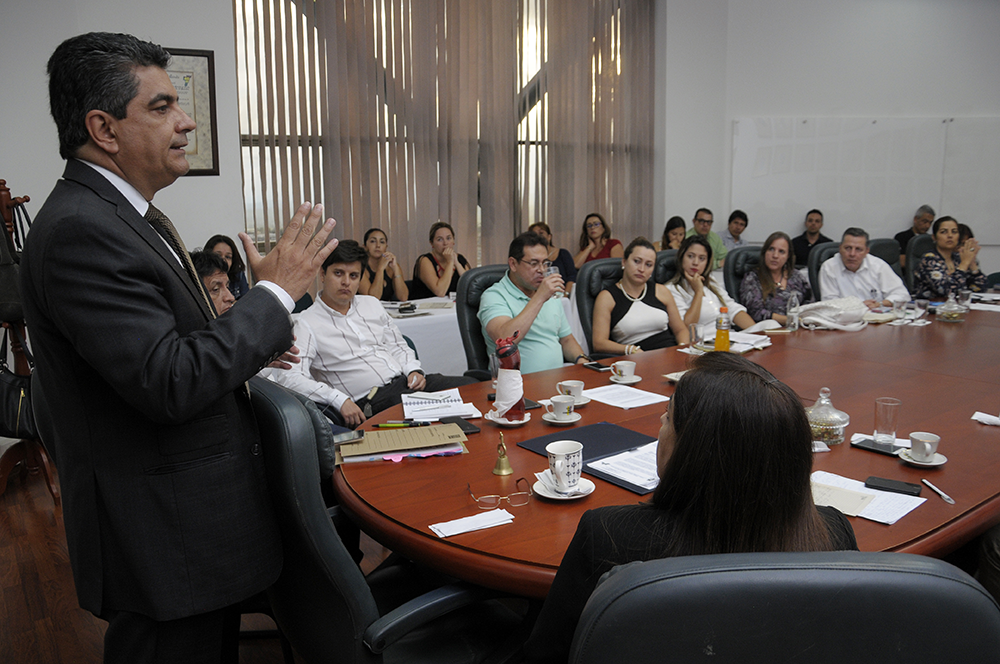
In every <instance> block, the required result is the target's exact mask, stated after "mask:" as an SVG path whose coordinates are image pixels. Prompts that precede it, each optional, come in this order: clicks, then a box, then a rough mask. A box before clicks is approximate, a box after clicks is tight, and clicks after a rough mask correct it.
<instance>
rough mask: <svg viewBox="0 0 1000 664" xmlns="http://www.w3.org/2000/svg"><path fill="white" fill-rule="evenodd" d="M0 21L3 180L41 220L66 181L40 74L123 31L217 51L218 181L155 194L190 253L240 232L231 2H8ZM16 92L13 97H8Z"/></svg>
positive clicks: (182, 184)
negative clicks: (67, 46)
mask: <svg viewBox="0 0 1000 664" xmlns="http://www.w3.org/2000/svg"><path fill="white" fill-rule="evenodd" d="M2 15H3V18H2V21H0V81H3V86H4V89H5V90H6V92H5V93H4V94H2V95H0V123H2V126H3V141H2V143H0V178H3V179H5V180H7V185H8V186H9V187H10V189H11V193H13V194H14V195H15V196H22V195H24V194H29V195H30V196H31V199H32V202H31V203H30V204H29V205H28V209H29V212H32V213H34V212H37V211H38V209H39V208H40V207H41V205H42V202H43V201H44V200H45V197H46V196H48V194H49V192H50V191H51V190H52V187H53V185H54V184H55V182H56V180H57V179H58V178H59V176H60V175H61V174H62V170H63V167H64V164H65V162H64V161H63V160H62V159H61V158H60V157H59V143H58V140H57V138H56V129H55V124H54V123H53V122H52V117H51V116H50V115H49V109H48V91H47V77H46V74H45V65H46V62H47V61H48V59H49V56H50V55H51V54H52V51H53V50H54V49H55V47H56V46H58V45H59V43H60V42H62V41H63V40H64V39H66V38H68V37H72V36H73V35H77V34H80V33H84V32H90V31H106V32H128V33H132V34H134V35H136V36H137V37H140V38H142V39H148V40H150V41H153V42H156V43H159V44H162V45H164V46H173V47H176V48H190V49H201V50H211V51H215V78H216V105H217V109H216V113H217V117H218V125H219V128H218V133H219V161H220V165H219V172H220V173H221V175H219V176H199V177H184V178H181V179H179V180H178V181H177V182H176V183H175V184H174V185H172V186H171V187H168V188H167V189H164V190H162V191H161V192H160V193H158V194H157V195H156V199H155V202H156V205H157V207H159V208H160V209H162V210H163V211H164V212H166V213H167V214H168V215H169V216H170V218H171V220H172V221H173V222H174V224H175V225H176V226H177V228H178V230H179V231H180V234H181V236H182V237H183V238H184V241H185V244H187V246H188V248H189V249H194V248H195V247H200V246H201V245H202V244H203V243H204V242H205V240H207V239H208V238H209V237H210V236H212V235H214V234H215V233H225V234H227V235H230V236H233V237H234V238H235V235H236V233H238V232H239V231H241V230H243V205H242V203H241V196H242V184H241V176H240V153H239V125H238V120H237V115H236V109H237V105H236V76H235V72H236V56H235V53H236V49H235V44H234V40H235V37H234V30H233V6H232V3H231V2H230V1H228V0H213V1H211V2H198V1H196V0H171V1H170V2H155V3H154V2H143V1H141V0H140V1H139V2H136V1H135V0H131V1H127V0H72V1H71V0H30V1H25V2H21V1H19V0H10V1H8V0H4V3H3V12H2ZM14 91H16V92H14Z"/></svg>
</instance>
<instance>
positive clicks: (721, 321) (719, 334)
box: [715, 307, 731, 351]
mask: <svg viewBox="0 0 1000 664" xmlns="http://www.w3.org/2000/svg"><path fill="white" fill-rule="evenodd" d="M730 324H731V323H730V321H729V308H728V307H722V308H721V309H719V317H718V318H716V319H715V350H725V351H727V350H729V327H730Z"/></svg>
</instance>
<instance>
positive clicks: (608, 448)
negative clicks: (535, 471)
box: [517, 422, 655, 496]
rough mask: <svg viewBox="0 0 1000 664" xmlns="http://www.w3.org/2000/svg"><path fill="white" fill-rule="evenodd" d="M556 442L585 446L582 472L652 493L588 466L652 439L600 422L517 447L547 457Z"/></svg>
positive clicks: (638, 492) (520, 444)
mask: <svg viewBox="0 0 1000 664" xmlns="http://www.w3.org/2000/svg"><path fill="white" fill-rule="evenodd" d="M557 440H575V441H578V442H580V443H583V470H584V472H585V473H587V474H588V475H593V476H594V477H599V478H601V479H602V480H604V481H605V482H611V483H612V484H615V485H617V486H620V487H622V488H623V489H628V490H629V491H632V492H633V493H637V494H639V495H640V496H644V495H646V494H647V493H652V489H646V488H645V487H641V486H638V485H635V484H632V483H631V482H626V481H625V480H623V479H620V478H618V477H615V476H613V475H608V474H607V473H605V472H602V471H600V470H594V469H593V468H591V467H590V466H588V465H587V464H589V463H590V462H591V461H597V460H598V459H603V458H604V457H608V456H613V455H615V454H618V453H619V452H625V451H626V450H631V449H633V448H636V447H641V446H642V445H646V444H648V443H650V442H652V441H653V440H655V438H650V437H649V436H648V435H647V434H644V433H639V432H638V431H632V430H631V429H626V428H625V427H621V426H618V425H617V424H611V423H609V422H600V423H598V424H588V425H587V426H583V427H575V428H573V429H570V430H567V431H557V432H556V433H550V434H547V435H545V436H539V437H538V438H531V439H529V440H525V441H522V442H520V443H518V444H517V446H518V447H523V448H524V449H526V450H530V451H532V452H534V453H535V454H541V455H542V456H544V457H547V456H548V454H546V452H545V446H546V445H548V444H549V443H552V442H555V441H557Z"/></svg>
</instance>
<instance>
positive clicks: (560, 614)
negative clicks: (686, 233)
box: [525, 353, 858, 662]
mask: <svg viewBox="0 0 1000 664" xmlns="http://www.w3.org/2000/svg"><path fill="white" fill-rule="evenodd" d="M660 422H661V424H662V426H661V428H660V434H659V441H658V445H657V449H656V466H657V473H658V474H659V476H660V483H659V486H657V488H656V490H655V491H654V492H653V497H652V500H651V501H649V502H645V503H639V504H633V505H621V506H612V507H601V508H598V509H594V510H589V511H588V512H586V513H584V515H583V517H582V518H581V519H580V523H579V525H578V526H577V529H576V534H575V535H574V536H573V541H572V542H570V545H569V547H568V548H567V550H566V554H565V556H563V559H562V563H561V564H560V565H559V571H558V572H557V573H556V578H555V580H554V581H553V583H552V588H551V589H550V590H549V594H548V597H547V598H546V600H545V604H544V605H543V607H542V611H541V613H540V614H539V616H538V621H537V622H536V623H535V627H534V630H533V631H532V633H531V636H530V637H529V639H528V641H527V643H526V644H525V653H526V655H527V661H529V662H566V661H567V659H568V656H569V650H570V644H571V643H572V639H573V632H574V630H575V629H576V624H577V622H578V621H579V619H580V614H581V613H582V612H583V607H584V604H586V602H587V599H588V598H589V597H590V594H591V593H592V592H593V590H594V588H595V587H596V585H597V581H598V579H599V578H600V577H601V575H602V574H604V573H605V572H607V571H608V570H610V569H611V568H612V567H615V566H616V565H623V564H625V563H630V562H634V561H639V560H656V559H659V558H671V557H674V556H693V555H704V554H714V553H753V552H772V551H839V550H850V551H856V550H857V548H858V545H857V541H856V540H855V537H854V531H853V529H852V528H851V524H850V522H849V521H848V520H847V518H846V517H845V516H844V515H843V514H841V513H840V512H838V511H837V510H836V509H834V508H832V507H819V508H817V507H816V506H815V505H814V504H813V499H812V490H811V488H810V481H809V476H810V474H811V472H812V431H811V429H810V427H809V421H808V420H807V418H806V413H805V410H804V409H803V407H802V403H801V402H800V401H799V398H798V396H796V394H795V392H793V391H792V389H791V388H789V387H788V386H787V385H785V384H784V383H782V382H780V381H778V380H777V379H776V378H775V377H774V376H772V375H771V374H770V373H769V372H768V371H767V370H766V369H763V368H762V367H760V366H758V365H756V364H754V363H753V362H751V361H750V360H747V359H746V358H744V357H742V356H739V355H735V354H732V353H707V354H705V355H703V356H701V357H697V358H695V359H694V360H693V361H692V368H691V369H690V370H689V371H688V372H687V373H686V374H684V376H683V377H682V378H681V380H680V381H679V382H678V384H677V390H676V392H675V393H674V396H673V398H672V399H671V400H670V402H669V403H668V405H667V411H666V412H665V413H664V414H663V415H662V416H661V417H660ZM762 497H766V500H765V499H762Z"/></svg>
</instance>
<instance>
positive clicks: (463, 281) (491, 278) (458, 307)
mask: <svg viewBox="0 0 1000 664" xmlns="http://www.w3.org/2000/svg"><path fill="white" fill-rule="evenodd" d="M506 273H507V265H506V264H502V265H484V266H482V267H474V268H472V269H471V270H466V271H465V274H463V275H462V277H461V278H460V279H459V280H458V292H457V294H456V296H455V313H456V314H457V316H458V331H459V332H460V333H461V334H462V346H463V347H464V348H465V358H466V361H467V362H468V364H469V371H467V372H466V373H465V375H466V376H469V375H472V376H474V377H476V378H479V379H480V380H489V378H490V356H489V353H488V352H487V350H486V341H485V340H484V339H483V326H482V325H481V324H480V323H479V300H480V298H481V297H482V296H483V291H485V290H486V289H487V288H489V287H490V286H492V285H493V284H495V283H496V282H498V281H500V280H501V279H503V276H504V275H505V274H506ZM483 373H485V378H484V377H483V376H482V375H483Z"/></svg>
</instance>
